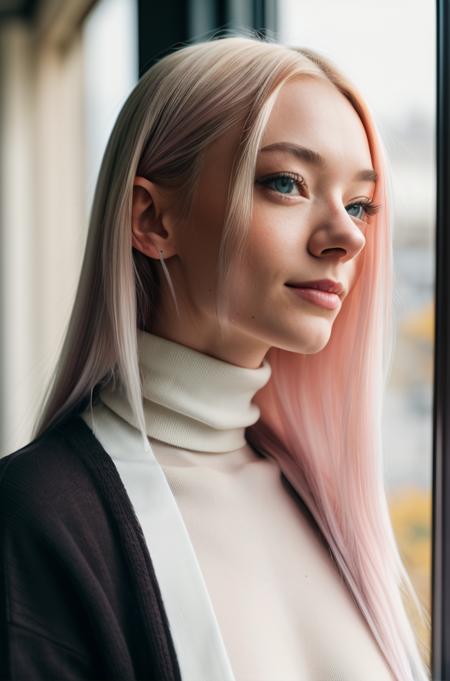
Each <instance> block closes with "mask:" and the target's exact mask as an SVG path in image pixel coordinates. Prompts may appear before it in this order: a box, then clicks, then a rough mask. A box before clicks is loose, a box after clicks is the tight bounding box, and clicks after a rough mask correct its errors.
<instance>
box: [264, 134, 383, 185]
mask: <svg viewBox="0 0 450 681" xmlns="http://www.w3.org/2000/svg"><path fill="white" fill-rule="evenodd" d="M259 151H260V152H263V151H285V152H287V153H288V154H292V155H293V156H295V157H296V158H299V159H300V160H301V161H306V163H310V164H311V165H314V166H316V167H318V168H326V165H327V163H326V161H325V159H324V157H323V156H321V155H320V154H319V153H318V152H317V151H313V149H308V147H303V146H301V145H300V144H293V143H292V142H273V144H268V145H267V146H266V147H263V148H262V149H260V150H259ZM354 179H355V180H366V181H368V182H376V181H377V179H378V175H377V173H376V171H375V170H374V169H373V168H367V169H365V170H360V171H359V172H357V173H356V175H355V178H354Z"/></svg>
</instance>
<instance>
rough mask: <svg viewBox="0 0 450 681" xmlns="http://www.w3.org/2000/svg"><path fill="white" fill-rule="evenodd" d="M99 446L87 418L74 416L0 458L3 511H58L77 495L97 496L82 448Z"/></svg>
mask: <svg viewBox="0 0 450 681" xmlns="http://www.w3.org/2000/svg"><path fill="white" fill-rule="evenodd" d="M80 447H81V448H84V449H86V447H87V448H92V447H94V448H95V447H100V443H99V442H98V441H97V440H96V438H95V437H94V435H93V434H92V432H91V431H90V430H89V428H88V426H87V425H86V424H85V423H84V421H83V420H82V419H81V418H80V417H79V416H78V415H74V416H72V417H70V418H69V419H67V420H66V421H65V422H64V424H63V425H60V426H58V427H55V428H53V429H51V430H49V431H48V432H46V433H44V434H43V435H41V436H40V437H39V438H37V439H35V440H33V441H32V442H30V443H29V444H27V445H25V446H24V447H22V448H20V449H18V450H16V451H14V452H11V453H9V454H6V455H5V456H2V457H1V458H0V513H1V517H2V518H4V517H5V515H6V516H8V515H9V514H10V513H11V512H14V513H16V512H18V511H21V512H22V513H25V512H26V511H27V510H28V511H29V513H33V512H35V511H37V510H39V512H40V513H44V514H45V512H46V511H47V512H48V513H52V514H57V513H58V512H61V511H62V510H63V508H64V507H67V506H68V502H69V501H71V500H73V499H74V497H76V498H78V499H80V495H81V496H83V494H84V495H86V494H89V493H90V494H91V495H92V494H93V495H95V487H96V486H95V480H94V478H93V476H92V472H91V471H90V470H89V469H88V468H87V467H86V465H85V464H84V461H83V458H82V457H80V456H79V448H80Z"/></svg>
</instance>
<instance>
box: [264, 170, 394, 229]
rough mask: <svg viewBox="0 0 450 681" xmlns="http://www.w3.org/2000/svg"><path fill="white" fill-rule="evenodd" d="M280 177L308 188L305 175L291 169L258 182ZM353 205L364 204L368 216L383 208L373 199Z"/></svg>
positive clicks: (353, 204)
mask: <svg viewBox="0 0 450 681" xmlns="http://www.w3.org/2000/svg"><path fill="white" fill-rule="evenodd" d="M279 177H289V178H291V179H292V180H294V181H295V183H296V184H297V187H298V188H299V189H306V188H307V185H306V182H305V180H304V179H303V177H302V176H301V175H299V174H298V173H293V172H290V171H285V172H282V173H275V175H269V176H267V177H263V178H262V179H260V180H258V184H261V185H263V186H266V185H267V183H269V182H270V181H271V180H276V179H278V178H279ZM269 189H270V187H269ZM272 191H275V192H276V191H277V190H276V189H273V190H272ZM277 193H278V194H279V195H280V196H281V197H282V199H283V201H286V200H287V201H289V198H287V199H286V198H285V196H287V195H283V194H282V193H281V192H277ZM351 206H362V207H363V209H364V213H365V215H366V216H369V215H376V213H378V211H379V210H380V208H381V204H380V203H374V202H373V201H355V202H354V203H349V204H348V207H351ZM356 220H360V221H361V222H363V219H362V218H356Z"/></svg>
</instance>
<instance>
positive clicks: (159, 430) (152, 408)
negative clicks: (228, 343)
mask: <svg viewBox="0 0 450 681" xmlns="http://www.w3.org/2000/svg"><path fill="white" fill-rule="evenodd" d="M138 353H139V358H140V369H141V374H142V384H143V395H144V413H145V423H146V426H147V434H148V435H150V436H151V437H153V438H155V439H157V440H161V441H162V442H167V443H169V444H172V445H176V446H179V447H184V448H188V449H193V450H195V451H201V452H227V451H232V450H235V449H237V448H238V447H242V446H244V445H245V444H246V440H245V435H244V433H245V428H246V427H247V426H250V425H252V424H253V423H255V422H256V421H257V420H258V418H259V415H260V412H259V409H258V407H257V406H256V405H254V404H252V401H251V400H252V398H253V396H254V395H255V393H256V392H257V391H258V390H259V389H260V388H262V387H263V386H264V385H265V384H266V383H267V382H268V381H269V378H270V375H271V368H270V364H269V363H268V362H267V360H264V362H263V364H262V366H261V367H259V368H258V369H247V368H245V367H240V366H236V365H234V364H230V363H229V362H223V361H222V360H220V359H217V358H216V357H212V356H210V355H207V354H205V353H202V352H198V351H197V350H194V349H192V348H189V347H187V346H186V345H181V344H179V343H175V342H173V341H171V340H167V339H166V338H161V337H160V336H156V335H154V334H151V333H147V332H145V331H141V330H139V329H138ZM101 399H102V402H103V403H104V404H106V405H107V406H109V407H110V408H111V409H112V410H113V411H115V412H116V413H117V414H119V415H120V416H121V417H122V418H124V419H125V420H126V421H128V423H131V424H132V425H134V426H136V425H137V424H136V421H135V419H134V416H133V414H132V412H131V409H130V407H129V405H128V402H127V401H126V400H125V399H124V394H123V392H122V390H121V386H120V385H119V386H115V387H113V386H111V385H110V386H109V387H107V388H105V389H104V390H103V391H102V393H101Z"/></svg>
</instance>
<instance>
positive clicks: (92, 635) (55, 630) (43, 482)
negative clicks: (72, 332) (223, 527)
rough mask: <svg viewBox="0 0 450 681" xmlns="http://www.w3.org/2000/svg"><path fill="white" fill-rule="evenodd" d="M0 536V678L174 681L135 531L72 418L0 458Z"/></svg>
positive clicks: (104, 459) (123, 497) (174, 667)
mask: <svg viewBox="0 0 450 681" xmlns="http://www.w3.org/2000/svg"><path fill="white" fill-rule="evenodd" d="M0 536H1V561H0V578H1V588H0V679H14V680H15V679H17V680H18V679H20V681H26V680H28V679H29V680H30V681H41V680H42V681H44V680H45V681H66V680H74V681H75V680H76V681H79V680H81V679H92V680H94V679H95V680H97V681H98V680H106V679H108V680H109V679H117V680H120V681H128V680H129V679H147V680H149V681H150V680H155V681H156V680H164V681H176V680H180V679H181V674H180V668H179V665H178V660H177V656H176V653H175V649H174V645H173V640H172V637H171V633H170V629H169V622H168V619H167V615H166V612H165V610H164V606H163V602H162V598H161V593H160V590H159V586H158V582H157V579H156V575H155V571H154V568H153V565H152V561H151V558H150V555H149V552H148V549H147V545H146V542H145V538H144V535H143V532H142V529H141V526H140V524H139V521H138V519H137V517H136V514H135V512H134V509H133V506H132V504H131V502H130V499H129V497H128V494H127V492H126V490H125V488H124V486H123V483H122V480H121V478H120V476H119V473H118V471H117V469H116V467H115V465H114V463H113V461H112V459H111V458H110V456H109V455H108V454H107V452H106V451H105V450H104V449H103V447H102V446H101V444H100V442H99V441H98V440H97V438H96V437H95V436H94V434H93V433H92V431H91V430H90V429H89V427H88V426H87V424H86V423H85V422H84V421H83V419H82V418H81V417H80V416H78V415H74V416H72V417H70V418H69V419H66V421H65V422H64V423H63V424H60V425H59V426H57V427H56V428H53V429H51V430H50V431H47V432H46V433H44V435H42V436H41V437H40V438H38V439H36V440H34V441H33V442H31V443H30V444H28V445H27V446H25V447H23V448H22V449H19V450H18V451H16V452H13V453H11V454H8V455H7V456H4V457H2V458H0Z"/></svg>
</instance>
